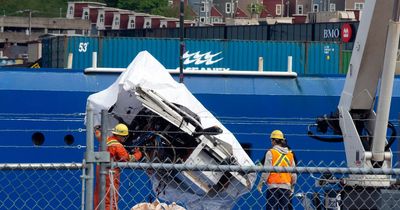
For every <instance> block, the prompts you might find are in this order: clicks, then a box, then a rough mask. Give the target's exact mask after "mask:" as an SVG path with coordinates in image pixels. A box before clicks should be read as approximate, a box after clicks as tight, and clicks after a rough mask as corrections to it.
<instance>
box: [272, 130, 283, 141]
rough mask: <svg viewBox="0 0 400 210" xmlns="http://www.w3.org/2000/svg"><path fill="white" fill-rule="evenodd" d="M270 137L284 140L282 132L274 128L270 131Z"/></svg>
mask: <svg viewBox="0 0 400 210" xmlns="http://www.w3.org/2000/svg"><path fill="white" fill-rule="evenodd" d="M270 138H271V139H279V140H284V139H285V138H284V137H283V133H282V131H280V130H274V131H272V133H271V137H270Z"/></svg>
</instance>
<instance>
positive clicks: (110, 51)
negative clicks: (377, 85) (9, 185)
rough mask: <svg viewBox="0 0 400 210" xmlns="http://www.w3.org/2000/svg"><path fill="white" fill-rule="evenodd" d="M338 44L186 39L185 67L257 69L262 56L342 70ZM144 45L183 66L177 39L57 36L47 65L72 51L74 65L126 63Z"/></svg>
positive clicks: (271, 67)
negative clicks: (180, 61) (95, 60)
mask: <svg viewBox="0 0 400 210" xmlns="http://www.w3.org/2000/svg"><path fill="white" fill-rule="evenodd" d="M340 48H341V46H340V44H339V43H334V42H287V41H247V40H231V41H225V40H195V39H186V40H185V54H184V67H185V69H190V70H242V71H257V70H258V62H259V58H260V57H262V58H263V60H264V63H263V69H264V71H287V67H288V57H289V56H292V62H293V63H292V69H293V71H294V72H297V73H298V74H300V75H307V74H338V73H339V69H340ZM143 50H147V51H149V52H150V53H151V54H152V55H153V56H154V57H155V58H156V59H157V60H159V61H160V63H161V64H163V65H164V66H165V67H166V68H167V69H177V68H179V40H178V39H157V38H127V37H124V38H121V37H117V38H112V37H107V38H97V37H66V36H65V37H53V38H50V39H49V40H47V41H45V42H44V44H43V52H44V53H43V61H44V67H52V68H65V67H67V61H68V54H69V53H73V65H72V67H73V68H75V69H84V68H87V67H91V66H92V53H93V52H97V55H98V61H97V66H99V67H114V68H126V67H127V66H128V65H129V64H130V62H131V61H132V60H133V59H134V58H135V56H136V55H137V54H138V53H139V52H140V51H143Z"/></svg>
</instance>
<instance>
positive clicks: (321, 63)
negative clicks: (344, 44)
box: [305, 42, 340, 75]
mask: <svg viewBox="0 0 400 210" xmlns="http://www.w3.org/2000/svg"><path fill="white" fill-rule="evenodd" d="M339 60H340V45H339V44H338V43H330V42H308V43H307V67H306V71H305V74H308V75H312V74H338V73H339Z"/></svg>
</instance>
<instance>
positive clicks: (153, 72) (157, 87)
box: [87, 51, 256, 209]
mask: <svg viewBox="0 0 400 210" xmlns="http://www.w3.org/2000/svg"><path fill="white" fill-rule="evenodd" d="M137 87H140V88H143V89H148V90H152V91H154V92H156V93H157V94H158V95H160V96H162V97H163V98H164V99H166V100H168V101H169V102H171V103H173V104H178V105H182V106H184V107H187V108H188V109H189V110H190V111H192V112H193V113H195V114H196V115H197V116H198V117H199V118H200V122H201V125H202V126H203V128H208V127H211V126H218V127H219V128H221V129H222V130H223V133H222V134H219V135H216V137H217V138H218V139H219V140H221V141H223V142H225V143H226V144H225V145H229V146H230V147H231V148H230V149H229V151H231V152H232V156H233V157H234V158H235V159H236V161H237V164H238V165H242V166H253V165H254V163H253V161H252V160H251V159H250V157H249V156H248V155H247V154H246V152H245V151H244V150H243V148H242V147H241V146H240V144H239V142H238V141H237V140H236V138H235V137H234V135H233V134H232V133H231V132H230V131H229V130H227V129H226V128H225V127H224V126H223V125H222V124H221V123H220V122H219V121H218V120H217V119H216V118H215V117H214V116H213V115H212V114H211V113H210V112H209V111H208V110H207V109H206V108H205V107H204V106H203V105H202V104H201V103H200V102H199V101H198V100H197V99H196V98H195V97H194V96H193V95H192V94H191V93H190V91H189V90H188V89H187V88H186V87H185V85H184V84H181V83H177V82H176V81H175V80H174V79H173V78H172V77H171V75H170V74H169V73H168V72H167V71H166V69H165V67H164V66H162V65H161V64H160V63H159V62H158V61H157V60H156V59H155V58H154V57H153V56H152V55H150V54H149V53H148V52H147V51H142V52H140V53H139V54H138V55H137V56H136V58H135V59H134V60H133V61H132V63H131V64H130V65H129V66H128V68H127V70H126V71H124V72H123V73H122V74H121V75H120V76H119V78H118V79H117V80H116V81H115V82H114V83H113V84H112V85H111V86H110V87H108V88H107V89H105V90H103V91H101V92H98V93H95V94H92V95H90V96H89V98H88V101H87V108H91V109H92V110H93V113H94V126H96V125H100V112H101V110H103V109H104V110H109V109H110V108H111V107H112V113H113V114H114V115H117V116H119V117H122V118H123V120H124V122H125V123H127V124H129V123H131V122H132V121H133V120H134V118H135V116H136V115H137V114H138V112H139V111H140V110H141V109H142V108H143V105H142V103H141V101H139V100H138V99H137V98H136V95H135V90H136V88H137ZM127 113H129V114H127ZM116 123H118V121H117V119H111V120H110V122H108V123H107V124H108V125H115V124H116ZM246 178H247V181H248V182H250V184H249V186H247V188H246V189H244V190H243V189H241V190H239V191H237V192H235V195H236V197H232V196H231V194H229V196H217V198H216V199H214V198H212V197H208V196H204V195H196V194H195V193H194V194H190V193H189V192H184V191H180V190H179V187H176V186H175V187H174V186H167V187H165V188H164V190H165V192H167V193H162V195H160V196H159V197H160V198H162V199H165V200H167V201H170V202H180V203H181V202H184V203H185V204H186V206H187V207H188V209H221V208H223V209H227V207H230V206H232V205H233V204H234V200H235V199H237V198H238V197H239V196H241V195H243V194H244V193H247V192H249V191H250V190H251V188H252V187H253V184H254V181H255V178H256V176H255V174H248V175H246ZM150 179H151V180H152V181H153V186H156V185H158V184H157V180H155V179H154V177H150ZM234 184H237V183H234ZM232 187H234V185H233V184H232ZM153 190H154V189H153ZM178 194H185V195H186V194H187V196H185V197H182V195H178ZM224 197H225V198H226V199H223V198H224ZM176 198H179V199H180V200H179V201H177V200H174V199H176ZM182 198H183V199H182Z"/></svg>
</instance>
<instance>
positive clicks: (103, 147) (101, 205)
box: [99, 110, 108, 210]
mask: <svg viewBox="0 0 400 210" xmlns="http://www.w3.org/2000/svg"><path fill="white" fill-rule="evenodd" d="M107 126H108V125H107V111H106V110H101V141H100V151H101V152H105V151H106V150H107V142H106V141H107V130H108V129H107ZM106 174H107V170H106V163H104V162H100V177H99V178H100V180H99V181H100V190H99V198H100V203H99V209H100V210H104V209H105V208H106V206H105V199H103V198H105V195H106Z"/></svg>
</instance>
